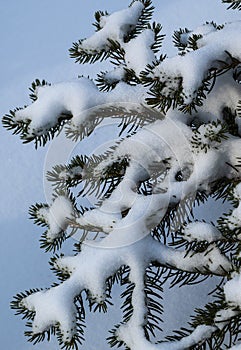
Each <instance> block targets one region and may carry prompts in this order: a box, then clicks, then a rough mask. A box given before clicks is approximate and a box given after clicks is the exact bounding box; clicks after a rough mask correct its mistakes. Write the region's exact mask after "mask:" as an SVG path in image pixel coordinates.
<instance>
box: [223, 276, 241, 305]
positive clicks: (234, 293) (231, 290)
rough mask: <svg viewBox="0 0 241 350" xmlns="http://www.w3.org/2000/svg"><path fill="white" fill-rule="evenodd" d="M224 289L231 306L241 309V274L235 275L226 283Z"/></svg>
mask: <svg viewBox="0 0 241 350" xmlns="http://www.w3.org/2000/svg"><path fill="white" fill-rule="evenodd" d="M223 289H224V294H225V299H226V301H227V302H228V303H229V304H230V306H231V307H233V308H235V307H238V308H241V293H240V290H241V275H240V274H239V273H233V275H232V279H231V280H229V281H228V282H226V284H225V286H224V288H223Z"/></svg>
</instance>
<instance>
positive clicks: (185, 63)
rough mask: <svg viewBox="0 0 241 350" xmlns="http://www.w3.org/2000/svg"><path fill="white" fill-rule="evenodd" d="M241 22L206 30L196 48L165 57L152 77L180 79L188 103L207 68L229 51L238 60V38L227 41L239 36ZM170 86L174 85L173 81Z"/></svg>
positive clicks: (206, 72)
mask: <svg viewBox="0 0 241 350" xmlns="http://www.w3.org/2000/svg"><path fill="white" fill-rule="evenodd" d="M240 29H241V22H240V21H237V22H234V23H228V24H226V25H225V27H224V28H223V29H221V30H216V31H215V32H213V31H211V32H210V31H208V32H207V34H203V37H202V38H200V39H198V41H197V45H198V49H197V50H195V51H190V52H188V53H187V54H186V55H184V56H174V57H171V58H167V59H165V60H164V61H163V62H161V63H160V64H159V65H158V66H157V67H156V68H155V69H154V70H153V72H152V75H153V77H154V78H159V79H160V81H162V79H163V74H164V78H165V79H166V76H170V77H178V78H182V87H183V97H184V102H185V103H190V102H191V99H192V96H193V94H194V93H195V91H197V89H198V88H199V87H200V86H201V84H202V80H203V79H204V78H206V77H207V74H208V70H209V69H210V68H218V67H216V65H217V61H218V60H220V61H221V60H223V61H225V60H226V59H227V58H228V56H227V54H226V53H225V51H228V52H229V53H230V54H231V55H232V56H233V57H235V58H237V59H240V58H241V57H240V51H241V46H240V41H239V40H238V39H237V40H235V39H234V40H230V38H238V33H239V32H240ZM168 85H170V86H172V85H173V88H175V81H173V80H172V81H171V82H170V84H168Z"/></svg>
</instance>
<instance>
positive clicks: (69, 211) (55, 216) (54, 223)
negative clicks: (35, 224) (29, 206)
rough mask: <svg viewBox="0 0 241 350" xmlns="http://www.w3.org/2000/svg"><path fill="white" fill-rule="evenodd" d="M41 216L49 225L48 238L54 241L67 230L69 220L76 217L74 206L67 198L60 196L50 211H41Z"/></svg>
mask: <svg viewBox="0 0 241 350" xmlns="http://www.w3.org/2000/svg"><path fill="white" fill-rule="evenodd" d="M40 215H42V216H43V217H44V218H45V220H46V222H47V223H48V227H49V228H48V232H47V238H48V239H49V240H53V239H55V238H56V237H58V236H59V234H60V233H61V232H63V231H65V230H66V229H67V227H68V225H69V220H70V219H71V218H73V217H74V209H73V204H72V202H71V201H70V199H68V198H67V197H65V196H58V197H57V198H56V199H55V200H54V201H53V203H52V205H51V206H50V208H49V209H48V210H47V209H45V208H43V209H40Z"/></svg>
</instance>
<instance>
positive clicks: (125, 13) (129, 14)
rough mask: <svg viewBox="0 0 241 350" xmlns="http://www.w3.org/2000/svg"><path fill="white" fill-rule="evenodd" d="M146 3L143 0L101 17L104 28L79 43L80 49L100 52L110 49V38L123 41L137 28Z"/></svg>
mask: <svg viewBox="0 0 241 350" xmlns="http://www.w3.org/2000/svg"><path fill="white" fill-rule="evenodd" d="M143 8H144V5H143V3H142V2H141V1H134V2H133V4H132V5H131V6H130V7H129V8H127V9H125V10H121V11H117V12H114V13H113V14H111V15H108V16H102V17H101V26H102V28H101V29H100V30H99V31H97V32H96V33H95V34H93V35H92V36H91V37H89V38H88V39H85V40H83V41H82V42H81V44H80V45H79V50H84V51H85V52H88V53H94V52H100V51H102V50H106V49H108V46H109V42H108V39H111V40H115V41H118V42H123V41H124V38H125V36H126V35H127V34H128V33H129V32H130V31H131V30H133V28H135V26H136V24H137V22H138V19H139V17H140V15H141V13H142V10H143Z"/></svg>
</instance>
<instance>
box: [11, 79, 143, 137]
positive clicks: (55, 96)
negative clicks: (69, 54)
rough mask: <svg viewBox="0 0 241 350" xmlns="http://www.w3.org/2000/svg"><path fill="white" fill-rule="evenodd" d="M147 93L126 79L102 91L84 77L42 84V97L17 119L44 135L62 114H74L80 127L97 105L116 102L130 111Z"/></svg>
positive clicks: (39, 96)
mask: <svg viewBox="0 0 241 350" xmlns="http://www.w3.org/2000/svg"><path fill="white" fill-rule="evenodd" d="M144 96H145V89H144V88H142V87H139V86H136V87H131V86H130V85H127V84H126V83H124V82H120V83H119V84H118V85H117V87H116V88H115V89H114V90H113V91H110V92H108V93H106V92H99V90H98V89H97V87H96V85H95V84H94V83H93V81H91V80H90V79H88V78H80V79H78V80H77V81H71V82H62V83H57V84H54V85H51V86H44V87H40V88H39V89H38V99H37V100H36V101H35V102H33V103H32V104H31V105H29V106H27V107H26V108H24V109H21V110H19V111H17V112H16V113H15V119H16V120H17V121H21V120H22V121H25V122H26V121H30V125H29V129H28V132H29V134H30V135H31V134H33V135H36V134H37V135H38V134H40V135H41V134H44V133H46V132H47V131H48V130H49V129H51V128H52V127H54V126H56V124H58V120H59V118H60V116H61V114H67V116H68V117H69V118H70V117H72V124H73V125H75V126H76V125H80V124H84V123H85V122H86V121H87V120H88V118H89V119H90V117H91V116H92V113H93V108H94V107H96V108H97V109H98V108H103V106H104V105H109V106H111V105H112V104H115V105H116V107H117V106H118V105H119V104H120V105H121V104H124V105H123V107H125V108H126V109H127V111H128V108H131V107H132V108H133V106H137V107H138V104H141V103H144ZM139 108H140V107H139Z"/></svg>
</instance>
